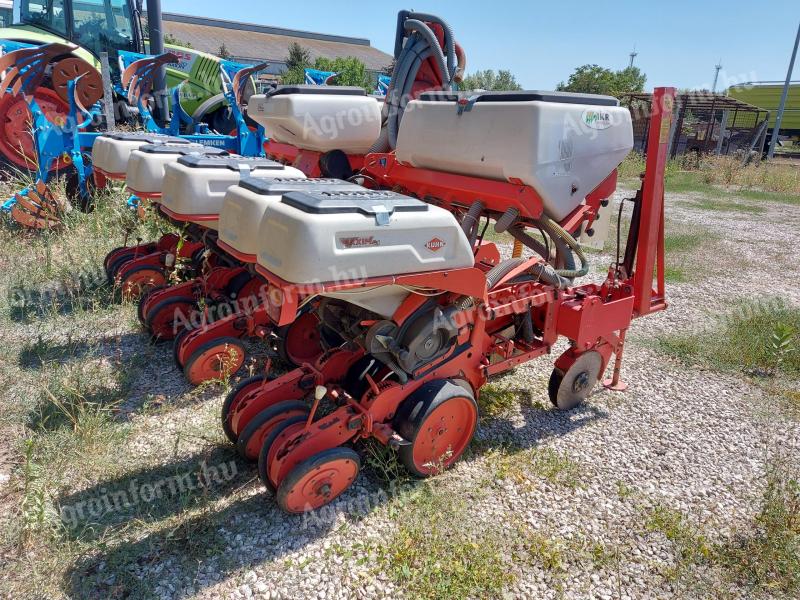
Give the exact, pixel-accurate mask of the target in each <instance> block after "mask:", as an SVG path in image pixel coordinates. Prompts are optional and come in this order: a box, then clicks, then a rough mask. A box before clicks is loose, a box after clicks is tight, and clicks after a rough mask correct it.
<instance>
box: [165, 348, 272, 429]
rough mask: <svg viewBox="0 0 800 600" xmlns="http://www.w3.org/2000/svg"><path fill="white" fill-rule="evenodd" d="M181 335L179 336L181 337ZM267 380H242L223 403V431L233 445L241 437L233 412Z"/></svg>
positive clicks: (253, 377) (261, 376)
mask: <svg viewBox="0 0 800 600" xmlns="http://www.w3.org/2000/svg"><path fill="white" fill-rule="evenodd" d="M182 333H183V332H181V334H182ZM181 334H179V336H180V335H181ZM178 339H179V337H178V338H175V341H176V342H177V341H178ZM176 362H177V359H176ZM265 380H266V377H265V376H264V375H253V376H252V377H248V378H246V379H242V380H241V381H240V382H239V384H238V385H237V386H236V387H235V388H233V389H232V390H231V391H230V392H229V393H228V395H227V396H225V401H224V402H223V403H222V431H224V432H225V437H227V438H228V440H230V442H231V443H234V444H235V443H236V440H237V439H238V438H239V435H238V434H237V433H236V432H235V431H234V430H233V427H231V415H232V414H233V411H235V410H236V406H237V405H238V404H239V402H241V401H242V399H244V397H245V396H247V394H249V393H250V392H252V391H253V390H255V389H257V388H259V387H260V386H262V385H263V384H264V381H265Z"/></svg>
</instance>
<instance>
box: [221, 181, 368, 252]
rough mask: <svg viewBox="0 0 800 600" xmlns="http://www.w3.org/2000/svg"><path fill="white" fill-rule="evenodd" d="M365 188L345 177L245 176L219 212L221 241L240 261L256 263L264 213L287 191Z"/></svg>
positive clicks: (227, 194) (227, 193) (232, 189)
mask: <svg viewBox="0 0 800 600" xmlns="http://www.w3.org/2000/svg"><path fill="white" fill-rule="evenodd" d="M362 189H363V188H362V187H361V186H359V185H356V184H354V183H348V182H346V181H342V180H341V179H289V178H285V177H276V178H274V179H266V178H262V179H255V178H248V179H242V181H240V182H239V185H235V186H233V187H230V188H228V191H227V192H226V194H225V199H224V201H223V203H222V210H221V211H220V213H219V242H220V243H221V244H222V246H223V248H224V249H225V250H226V251H228V252H229V253H230V254H232V255H234V256H235V257H236V258H238V259H239V260H242V261H244V262H250V263H254V262H256V255H257V254H258V249H259V247H260V245H261V240H260V238H259V230H260V226H261V221H262V219H263V218H264V213H266V210H267V207H268V206H269V205H270V204H272V203H275V202H280V201H281V197H282V196H283V194H287V193H289V192H300V191H304V190H323V191H340V192H352V191H360V190H362ZM265 235H266V232H265Z"/></svg>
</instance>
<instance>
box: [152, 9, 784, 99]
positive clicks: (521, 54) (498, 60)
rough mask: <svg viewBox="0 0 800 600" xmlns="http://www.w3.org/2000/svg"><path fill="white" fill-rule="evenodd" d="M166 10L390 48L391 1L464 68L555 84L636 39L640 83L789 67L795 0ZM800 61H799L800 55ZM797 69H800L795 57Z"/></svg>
mask: <svg viewBox="0 0 800 600" xmlns="http://www.w3.org/2000/svg"><path fill="white" fill-rule="evenodd" d="M162 2H163V9H164V10H165V11H168V12H180V13H186V14H194V15H203V16H209V17H218V18H222V19H232V20H239V21H249V22H253V23H262V24H266V25H275V26H280V27H290V28H295V29H305V30H308V31H319V32H324V33H333V34H341V35H353V36H358V37H366V38H369V39H370V40H371V41H372V45H373V46H375V47H377V48H380V49H381V50H384V51H386V52H388V53H391V52H392V48H393V46H394V26H395V19H396V15H397V11H398V10H399V9H401V8H409V7H410V8H414V9H415V10H417V11H421V12H422V11H424V12H430V13H434V14H436V15H439V16H441V17H442V18H444V19H445V20H447V21H449V22H450V24H451V25H452V27H453V29H454V31H455V33H456V37H457V39H458V40H459V42H460V43H461V45H462V46H463V47H464V48H465V49H466V51H467V59H468V68H467V70H468V71H470V72H471V71H474V70H475V69H488V68H493V69H503V68H504V69H509V70H511V71H512V72H513V73H514V74H515V75H516V77H517V79H518V81H519V82H520V83H521V84H522V85H523V87H526V88H529V89H552V88H553V87H554V86H555V85H556V84H557V83H558V82H559V81H561V80H565V79H566V78H567V77H568V76H569V74H570V73H571V72H572V70H573V69H574V68H575V67H576V66H578V65H582V64H586V63H596V64H599V65H602V66H605V67H609V68H614V69H619V68H623V67H625V66H626V65H627V63H628V60H629V58H628V54H629V53H630V52H631V50H632V48H633V46H634V44H635V46H636V51H637V52H638V53H639V54H638V56H637V57H636V62H635V64H636V65H637V66H638V67H640V68H641V69H642V70H643V71H644V72H645V73H646V74H647V87H648V88H649V87H652V86H657V85H675V86H678V87H692V88H694V87H704V86H705V87H710V86H711V83H712V81H713V78H714V65H715V64H716V63H717V61H718V60H721V61H722V65H723V70H722V73H721V76H720V85H718V89H720V88H724V87H727V85H728V84H735V83H741V82H743V81H752V80H778V79H780V80H782V79H783V78H784V77H785V76H786V69H787V67H788V64H789V56H790V53H791V48H792V44H793V42H794V36H795V33H796V31H797V26H798V22H800V0H747V1H745V0H725V1H722V0H693V1H687V0H671V1H666V2H665V1H652V0H650V1H648V0H618V1H617V2H597V1H595V2H587V1H569V0H555V1H553V0H548V1H544V2H539V1H533V0H532V1H528V2H525V1H524V0H514V1H509V2H499V1H495V2H492V1H486V0H481V1H476V2H472V1H469V0H463V1H460V2H435V1H426V2H420V1H419V0H417V2H414V3H413V4H414V5H413V6H409V5H410V4H411V3H397V2H392V1H386V0H383V1H381V0H379V1H366V2H365V1H361V2H358V3H353V5H352V6H353V7H354V8H353V9H350V8H349V3H344V2H341V1H338V2H337V1H335V0H326V1H319V0H306V1H302V2H262V1H258V2H257V1H254V0H250V1H245V0H225V1H224V2H220V1H219V0H162ZM799 62H800V61H799ZM794 73H795V74H794V79H800V64H798V65H796V67H795V71H794Z"/></svg>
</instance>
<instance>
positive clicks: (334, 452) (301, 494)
mask: <svg viewBox="0 0 800 600" xmlns="http://www.w3.org/2000/svg"><path fill="white" fill-rule="evenodd" d="M360 468H361V459H360V458H359V456H358V454H357V453H356V451H355V450H353V449H351V448H344V447H339V448H331V449H330V450H325V451H323V452H320V453H319V454H315V455H314V456H312V457H310V458H308V459H306V460H304V461H303V462H301V463H300V464H298V465H297V466H295V467H294V468H293V469H292V470H291V471H289V473H287V475H286V477H284V478H283V481H281V483H280V485H279V486H278V491H277V493H276V500H277V502H278V506H280V507H281V508H282V509H283V510H285V511H286V512H289V513H304V512H307V511H309V510H315V509H317V508H319V507H321V506H324V505H326V504H328V503H330V502H332V501H333V500H335V499H336V498H337V497H338V496H339V495H340V494H341V493H342V492H344V491H345V490H346V489H347V488H349V487H350V486H351V485H352V484H353V481H355V478H356V476H357V475H358V471H359V469H360Z"/></svg>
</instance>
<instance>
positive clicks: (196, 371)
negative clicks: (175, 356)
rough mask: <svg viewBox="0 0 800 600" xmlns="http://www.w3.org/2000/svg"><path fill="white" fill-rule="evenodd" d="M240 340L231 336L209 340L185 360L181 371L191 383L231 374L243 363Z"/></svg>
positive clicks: (197, 383)
mask: <svg viewBox="0 0 800 600" xmlns="http://www.w3.org/2000/svg"><path fill="white" fill-rule="evenodd" d="M244 357H245V351H244V346H242V343H241V341H239V340H238V339H236V338H233V337H223V338H219V339H216V340H211V341H209V342H207V343H205V344H203V345H202V346H200V347H199V348H198V349H197V350H195V351H194V353H193V354H192V355H191V356H190V357H189V359H188V360H187V361H186V364H185V365H184V367H183V373H184V374H185V375H186V379H188V380H189V383H191V384H192V385H200V384H201V383H203V382H205V381H212V380H214V379H222V378H223V377H227V376H229V375H233V374H234V373H236V371H238V370H239V369H240V368H241V366H242V365H243V364H244Z"/></svg>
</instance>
